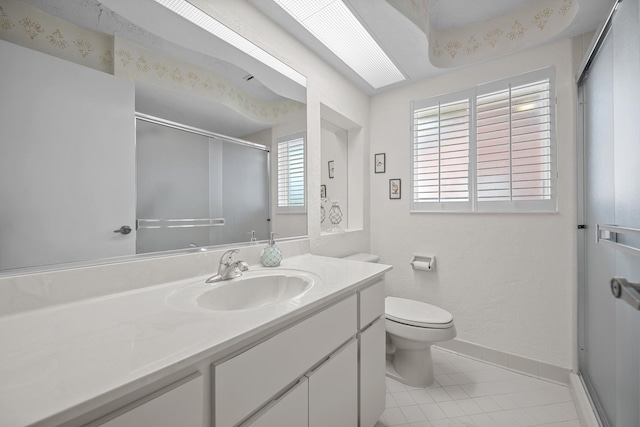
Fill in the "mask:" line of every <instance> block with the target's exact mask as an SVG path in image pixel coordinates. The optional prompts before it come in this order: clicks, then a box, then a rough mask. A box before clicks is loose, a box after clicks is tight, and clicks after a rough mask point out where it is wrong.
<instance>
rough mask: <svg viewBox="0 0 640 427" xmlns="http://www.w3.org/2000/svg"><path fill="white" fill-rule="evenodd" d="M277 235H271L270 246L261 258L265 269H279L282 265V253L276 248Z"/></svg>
mask: <svg viewBox="0 0 640 427" xmlns="http://www.w3.org/2000/svg"><path fill="white" fill-rule="evenodd" d="M275 235H276V233H273V232H272V233H271V239H269V245H268V246H267V247H266V248H264V249H263V250H262V255H261V256H260V260H261V261H262V265H264V266H265V267H277V266H279V265H280V261H282V252H281V251H280V248H279V247H278V246H276V241H275V238H274V236H275Z"/></svg>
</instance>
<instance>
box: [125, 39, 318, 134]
mask: <svg viewBox="0 0 640 427" xmlns="http://www.w3.org/2000/svg"><path fill="white" fill-rule="evenodd" d="M114 51H115V57H114V74H115V75H116V76H120V77H125V78H129V79H133V80H135V81H143V82H145V83H150V84H153V85H156V86H161V87H163V88H166V89H173V90H178V91H181V92H185V93H190V94H192V95H197V96H201V97H205V98H209V99H211V100H212V101H215V102H218V103H220V104H224V105H226V106H227V107H229V108H231V109H233V110H234V111H236V112H238V113H240V114H242V115H244V116H245V117H247V118H249V119H251V120H254V121H257V122H260V123H268V124H278V123H284V122H288V121H290V120H292V119H294V118H296V117H297V116H300V115H301V114H304V113H306V106H305V104H302V103H300V102H297V101H292V100H283V101H278V102H267V101H263V100H260V99H257V98H255V97H253V96H252V95H251V94H249V93H247V92H245V91H243V90H242V89H240V88H239V87H238V86H237V85H235V84H234V83H232V82H231V81H229V80H228V79H227V78H225V77H223V76H221V75H219V74H217V73H215V72H213V71H210V70H207V69H205V68H202V67H199V66H196V65H193V64H188V63H186V62H182V61H179V60H177V59H173V58H169V57H166V56H163V55H158V54H156V53H155V52H152V51H150V50H147V49H145V48H143V47H141V46H138V45H136V44H133V43H131V42H129V41H128V40H124V39H121V38H119V37H116V39H115V44H114Z"/></svg>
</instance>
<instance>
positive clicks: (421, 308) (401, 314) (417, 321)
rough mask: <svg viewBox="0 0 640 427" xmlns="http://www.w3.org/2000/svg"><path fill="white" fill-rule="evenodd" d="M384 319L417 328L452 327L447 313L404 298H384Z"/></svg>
mask: <svg viewBox="0 0 640 427" xmlns="http://www.w3.org/2000/svg"><path fill="white" fill-rule="evenodd" d="M385 317H386V318H387V320H390V321H393V322H397V323H401V324H403V325H409V326H414V327H418V328H432V329H446V328H450V327H452V326H453V316H452V315H451V313H449V312H448V311H446V310H443V309H441V308H440V307H436V306H434V305H431V304H427V303H424V302H421V301H414V300H409V299H406V298H396V297H386V298H385Z"/></svg>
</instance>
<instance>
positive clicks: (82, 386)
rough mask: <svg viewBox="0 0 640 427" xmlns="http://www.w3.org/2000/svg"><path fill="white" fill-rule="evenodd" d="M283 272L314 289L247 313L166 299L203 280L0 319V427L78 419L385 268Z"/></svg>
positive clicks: (325, 263) (301, 263) (312, 260)
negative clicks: (314, 281) (306, 276)
mask: <svg viewBox="0 0 640 427" xmlns="http://www.w3.org/2000/svg"><path fill="white" fill-rule="evenodd" d="M280 268H291V269H298V270H304V271H308V272H311V273H314V274H316V275H317V276H319V277H320V279H321V284H320V285H314V286H313V288H311V290H309V291H308V292H307V293H305V294H304V295H303V296H302V297H300V298H296V299H295V300H294V301H286V302H283V303H279V304H274V305H269V306H265V307H260V308H255V309H251V310H241V311H226V312H222V311H208V310H204V309H199V308H196V307H195V306H194V307H193V308H192V309H190V308H189V307H188V304H187V305H184V306H183V304H178V305H176V304H174V303H173V302H172V301H176V298H177V297H176V295H177V292H176V291H177V290H179V289H181V288H184V286H185V285H186V284H191V283H195V282H198V281H204V280H205V279H206V278H207V276H201V277H194V278H191V279H187V280H181V281H177V282H172V283H167V284H162V285H158V286H153V287H147V288H142V289H137V290H133V291H129V292H123V293H118V294H113V295H108V296H104V297H100V298H93V299H87V300H83V301H79V302H74V303H70V304H65V305H57V306H52V307H48V308H44V309H39V310H34V311H30V312H25V313H21V314H16V315H10V316H5V317H0V343H1V346H0V426H27V425H31V424H34V423H37V422H42V421H45V420H52V418H51V417H56V419H63V418H67V417H69V416H71V415H70V413H71V412H73V414H74V415H78V414H81V413H82V412H84V411H85V410H88V409H89V408H90V407H94V406H96V405H97V404H103V403H107V401H109V400H112V399H113V398H114V397H116V396H120V395H124V394H126V393H129V392H131V391H133V390H135V389H137V388H139V387H140V386H141V385H142V384H148V383H149V382H150V381H154V380H156V379H160V378H162V377H163V376H166V375H169V374H171V373H173V372H176V371H177V370H179V369H182V368H185V367H187V366H188V365H189V364H193V363H195V362H197V361H200V360H203V359H205V358H207V357H212V356H215V355H216V354H217V353H221V352H223V351H225V350H228V349H230V348H231V347H233V346H234V345H238V344H239V343H243V342H248V341H249V340H250V339H251V338H258V337H259V336H260V334H261V333H265V331H267V330H268V329H271V328H273V327H274V326H277V325H278V326H279V325H282V326H284V325H285V324H286V323H287V321H289V320H291V319H292V318H294V317H298V316H300V315H301V314H303V313H307V312H310V311H312V310H314V309H316V308H318V307H320V306H322V305H323V304H325V303H328V302H330V301H333V300H335V299H336V298H338V297H340V296H341V295H345V294H348V293H350V292H353V291H354V290H355V289H356V288H357V287H358V286H359V285H362V284H364V283H365V282H367V281H370V280H371V279H373V278H375V277H377V276H381V275H382V274H383V273H384V272H386V271H388V270H390V269H391V267H390V266H387V265H383V264H369V263H363V262H357V261H346V260H342V259H337V258H328V257H321V256H315V255H309V254H307V255H301V256H296V257H292V258H287V259H284V260H283V261H282V264H281V266H280ZM250 269H251V270H254V269H264V267H262V266H251V268H250ZM87 286H91V285H90V284H87ZM83 408H85V409H84V410H83ZM65 413H68V414H66V416H65Z"/></svg>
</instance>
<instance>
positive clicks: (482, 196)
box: [411, 68, 556, 212]
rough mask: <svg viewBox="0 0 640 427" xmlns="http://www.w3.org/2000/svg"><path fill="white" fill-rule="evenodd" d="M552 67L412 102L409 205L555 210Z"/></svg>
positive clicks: (418, 207)
mask: <svg viewBox="0 0 640 427" xmlns="http://www.w3.org/2000/svg"><path fill="white" fill-rule="evenodd" d="M553 76H554V69H553V68H547V69H544V70H539V71H535V72H532V73H528V74H525V75H521V76H517V77H513V78H510V79H505V80H501V81H498V82H493V83H489V84H486V85H482V86H479V87H476V88H472V89H470V90H467V91H461V92H456V93H453V94H449V95H445V96H440V97H436V98H431V99H428V100H424V101H417V102H414V103H413V105H412V120H413V121H412V135H413V136H412V158H411V168H412V182H411V184H412V188H411V190H412V191H411V192H412V196H413V199H412V210H413V211H481V212H536V211H541V212H555V211H556V195H555V187H556V172H555V167H556V165H555V134H554V129H555V94H554V90H553V87H554V82H553Z"/></svg>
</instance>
